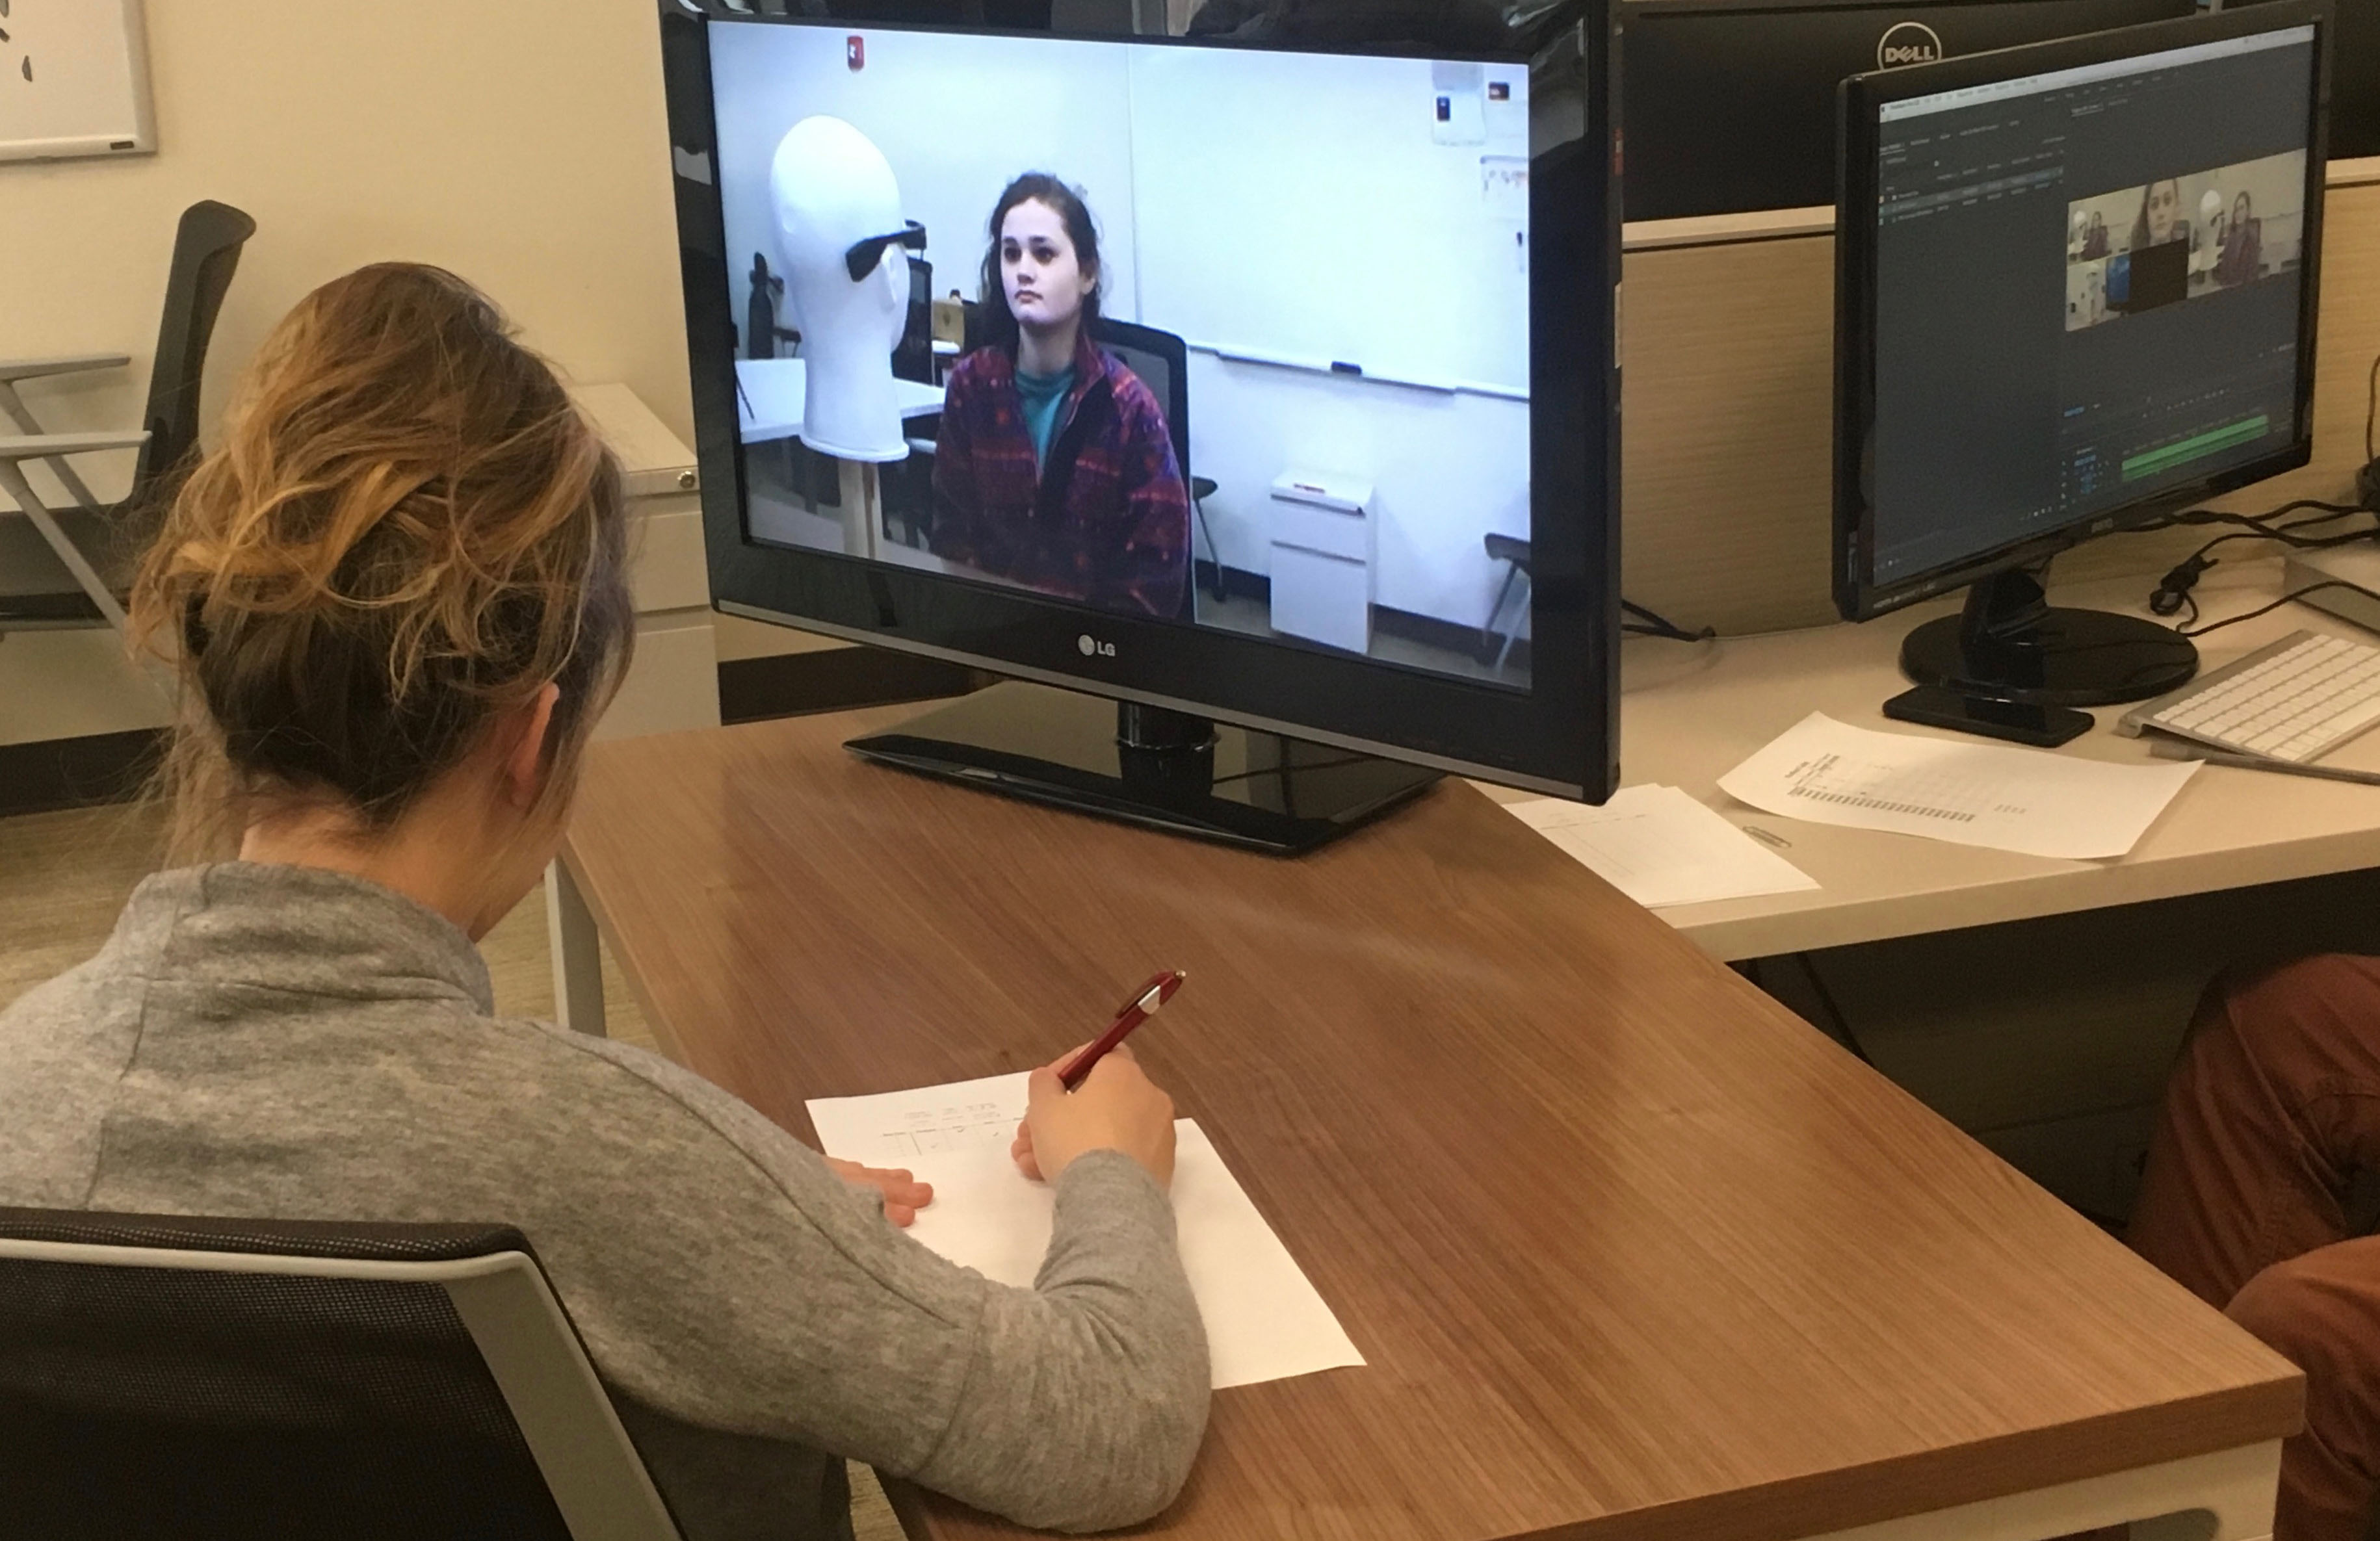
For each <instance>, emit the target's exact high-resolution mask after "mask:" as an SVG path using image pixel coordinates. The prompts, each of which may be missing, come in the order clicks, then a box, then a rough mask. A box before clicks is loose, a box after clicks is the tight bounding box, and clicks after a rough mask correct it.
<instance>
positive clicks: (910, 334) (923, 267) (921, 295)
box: [892, 257, 934, 385]
mask: <svg viewBox="0 0 2380 1541" xmlns="http://www.w3.org/2000/svg"><path fill="white" fill-rule="evenodd" d="M892 375H893V378H894V379H896V380H914V381H917V382H919V383H921V384H926V385H930V384H932V383H933V382H934V264H933V263H931V262H929V261H926V260H925V259H924V258H923V257H912V258H910V259H909V314H908V318H907V320H906V321H905V322H904V323H903V330H902V333H901V346H898V347H896V348H894V349H893V350H892Z"/></svg>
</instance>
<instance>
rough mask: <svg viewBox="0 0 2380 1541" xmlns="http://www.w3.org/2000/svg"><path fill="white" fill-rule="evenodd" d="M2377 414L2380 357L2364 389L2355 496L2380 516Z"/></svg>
mask: <svg viewBox="0 0 2380 1541" xmlns="http://www.w3.org/2000/svg"><path fill="white" fill-rule="evenodd" d="M2375 413H2380V355H2374V358H2373V359H2372V378H2371V380H2370V382H2368V383H2367V384H2366V385H2365V386H2364V389H2363V468H2362V470H2360V471H2358V472H2356V473H2355V495H2356V496H2357V497H2359V498H2361V499H2362V500H2363V506H2364V507H2366V508H2368V509H2370V510H2372V512H2373V513H2374V514H2380V447H2374V443H2373V442H2372V426H2373V419H2374V415H2375Z"/></svg>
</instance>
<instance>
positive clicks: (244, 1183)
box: [0, 264, 1208, 1541]
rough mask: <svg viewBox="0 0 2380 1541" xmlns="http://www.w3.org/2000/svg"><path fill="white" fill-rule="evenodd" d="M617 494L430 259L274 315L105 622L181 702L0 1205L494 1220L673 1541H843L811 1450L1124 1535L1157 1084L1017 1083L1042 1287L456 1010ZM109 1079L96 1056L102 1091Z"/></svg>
mask: <svg viewBox="0 0 2380 1541" xmlns="http://www.w3.org/2000/svg"><path fill="white" fill-rule="evenodd" d="M623 527H624V513H623V505H622V502H621V490H620V484H619V473H618V469H617V467H615V466H614V465H613V461H612V457H611V455H609V454H608V453H607V452H606V451H605V450H604V448H603V446H602V444H601V442H600V441H599V440H598V439H597V438H596V435H595V433H594V431H593V430H592V429H591V428H590V427H589V425H588V423H587V421H586V419H583V418H582V417H580V416H579V414H578V412H577V410H576V409H575V408H574V407H573V406H572V405H571V402H570V399H569V397H568V396H566V395H565V394H564V393H563V390H562V387H561V386H560V385H559V384H558V383H556V382H555V380H554V378H553V374H552V372H551V371H550V370H548V369H547V368H546V366H545V365H544V364H543V363H542V362H541V361H540V360H539V359H538V358H536V357H535V356H534V355H532V354H530V353H528V352H527V351H526V350H524V349H523V348H522V347H520V346H518V345H517V344H516V343H515V342H514V341H513V340H512V338H511V336H510V335H509V334H508V331H507V329H506V327H505V325H504V322H503V320H502V318H501V317H500V316H499V315H498V314H497V312H496V311H495V309H493V308H492V306H490V305H489V303H488V302H487V301H486V300H485V299H483V298H482V297H480V295H479V294H478V293H476V292H475V291H473V290H472V289H471V288H470V287H469V286H468V285H465V284H464V283H463V282H462V281H461V280H460V279H457V278H455V277H453V276H452V275H451V274H447V273H440V272H437V271H436V270H433V269H429V268H421V267H414V266H410V265H396V264H392V265H388V266H383V267H375V268H366V269H364V270H363V271H361V272H359V273H353V274H350V275H349V276H347V277H346V278H342V279H339V280H336V281H334V283H332V284H330V285H325V286H324V287H323V288H322V289H319V290H317V291H315V293H314V294H313V295H311V296H310V297H308V298H306V299H305V300H304V301H302V302H301V303H300V304H299V305H298V307H297V309H296V310H295V311H293V312H292V313H291V314H290V316H289V317H288V318H287V319H286V320H285V321H284V322H282V323H281V325H280V326H279V327H278V328H277V329H276V330H275V332H274V333H273V335H272V337H271V338H269V339H268V340H267V342H266V344H265V346H264V348H263V350H262V352H261V355H260V356H259V358H258V360H257V362H256V363H255V364H254V365H253V366H252V369H251V373H250V375H249V379H248V380H247V381H246V382H245V385H244V389H243V393H242V399H241V401H240V403H239V404H238V406H237V407H236V408H235V409H234V411H233V412H232V414H231V415H230V417H229V419H228V420H227V421H226V423H225V429H224V432H223V443H222V445H221V447H220V448H218V449H217V450H215V452H214V453H213V454H212V455H209V456H208V457H207V458H206V459H205V460H204V461H203V462H202V463H201V464H200V466H199V467H197V469H196V470H195V472H194V473H193V474H192V475H191V477H190V478H189V479H188V483H187V484H186V485H185V486H184V488H183V490H182V491H181V492H180V494H179V496H178V498H177V499H176V502H175V504H174V505H173V507H172V509H171V511H170V513H169V514H168V516H167V518H166V521H165V525H164V531H163V533H162V534H161V535H160V537H159V539H158V541H157V544H156V546H155V547H154V549H153V550H152V552H150V553H149V555H148V558H147V560H146V563H145V564H144V567H143V569H142V572H141V574H140V579H139V582H138V584H137V586H136V588H135V589H134V593H133V601H132V616H133V622H134V627H135V630H136V632H137V633H138V635H140V637H144V638H147V639H149V640H151V641H152V642H154V643H157V644H159V645H160V646H159V647H158V649H157V650H158V651H159V652H160V653H161V654H162V655H163V656H164V658H165V659H166V660H167V661H168V662H169V665H170V667H172V668H173V669H174V670H175V671H176V677H177V679H178V682H179V687H180V688H179V696H180V699H181V704H182V720H181V722H180V726H179V728H178V739H177V744H176V748H175V750H174V753H173V758H172V760H171V774H170V778H169V779H170V781H171V784H172V786H173V790H174V792H175V794H176V804H177V811H178V813H179V814H180V816H181V827H182V831H183V840H184V843H186V844H188V845H191V846H195V847H198V848H200V850H203V851H205V852H207V853H209V854H221V855H231V854H232V853H234V852H236V853H237V859H232V860H220V861H212V862H210V863H207V864H205V865H192V866H187V867H182V868H177V869H175V870H171V871H166V872H163V873H160V874H158V875H157V876H154V877H152V878H150V879H149V880H146V881H145V882H143V883H142V884H141V885H140V888H139V889H138V890H136V891H135V892H134V893H133V895H132V898H131V900H130V902H129V903H128V904H127V905H126V907H125V910H124V914H123V916H122V918H121V919H120V920H119V921H118V922H117V924H116V928H115V934H114V936H113V937H111V938H110V939H109V940H108V942H107V944H106V945H105V947H104V948H103V949H102V950H101V952H100V953H99V954H98V955H97V956H96V957H94V958H93V959H91V961H90V962H89V963H86V964H84V965H81V966H80V967H79V968H76V969H73V970H71V971H70V972H68V973H67V974H65V975H63V976H61V977H58V978H56V979H54V980H52V981H50V982H49V983H48V984H46V985H42V986H39V987H36V988H35V989H33V990H32V991H31V992H30V993H29V994H27V995H25V996H23V997H22V998H20V999H19V1000H18V1001H16V1002H15V1003H14V1004H13V1005H10V1006H9V1007H8V1008H7V1009H6V1010H5V1011H0V1130H6V1138H0V1205H8V1206H25V1207H42V1208H87V1209H95V1210H116V1211H129V1212H136V1213H142V1212H164V1213H172V1214H186V1215H230V1216H255V1217H259V1218H264V1219H349V1220H352V1219H383V1220H409V1221H432V1220H477V1221H491V1220H492V1221H504V1222H507V1223H510V1224H513V1225H516V1226H518V1227H519V1228H520V1229H521V1230H522V1231H523V1232H526V1233H527V1234H528V1237H529V1239H530V1240H531V1241H532V1242H533V1243H534V1244H536V1247H537V1250H538V1256H539V1257H540V1260H541V1261H542V1262H543V1264H544V1266H545V1269H546V1272H547V1274H548V1276H549V1277H550V1278H551V1279H552V1280H553V1285H554V1288H555V1289H556V1291H557V1292H559V1293H560V1295H561V1297H562V1301H563V1304H565V1306H566V1307H567V1308H568V1310H569V1312H570V1315H571V1317H572V1319H573V1321H574V1322H575V1323H576V1324H577V1329H578V1332H579V1335H580V1337H581V1338H582V1339H583V1340H584V1341H585V1342H586V1345H587V1351H588V1353H589V1356H590V1357H591V1358H592V1360H593V1361H594V1365H595V1368H596V1371H597V1373H598V1374H599V1375H600V1376H601V1378H602V1380H603V1382H604V1384H605V1386H606V1387H607V1388H608V1389H609V1390H610V1392H611V1396H612V1400H613V1403H614V1405H615V1406H617V1408H618V1409H619V1412H620V1415H621V1418H622V1421H623V1422H624V1423H625V1425H626V1426H627V1429H628V1432H629V1434H630V1436H631V1437H632V1438H634V1439H635V1440H636V1442H637V1446H638V1448H639V1450H641V1452H642V1453H643V1456H644V1460H645V1463H646V1465H647V1466H648V1468H650V1471H651V1472H652V1474H653V1477H654V1480H655V1482H656V1483H657V1484H658V1485H659V1486H660V1488H661V1491H662V1496H663V1497H664V1498H665V1499H668V1500H669V1502H670V1506H671V1508H672V1510H673V1511H674V1513H675V1515H676V1517H677V1521H678V1523H679V1526H680V1528H681V1530H682V1531H683V1533H684V1534H685V1535H686V1538H687V1541H744V1538H747V1537H757V1536H759V1535H770V1536H783V1537H795V1538H800V1541H849V1537H850V1535H851V1534H852V1532H851V1517H850V1511H849V1502H848V1494H847V1489H846V1486H845V1481H844V1457H846V1456H848V1457H853V1458H856V1459H858V1460H862V1461H866V1462H869V1463H871V1464H873V1465H875V1466H877V1467H879V1468H880V1469H882V1470H886V1471H891V1472H896V1473H899V1474H904V1475H906V1476H910V1477H913V1478H915V1479H916V1480H917V1482H919V1483H921V1484H923V1485H924V1486H928V1487H933V1488H939V1489H941V1490H942V1491H944V1492H947V1493H951V1494H953V1495H954V1496H956V1497H958V1498H960V1499H965V1501H966V1502H968V1503H971V1504H975V1505H977V1506H978V1507H981V1508H985V1509H989V1510H991V1511H995V1512H998V1513H1001V1514H1004V1515H1006V1516H1008V1517H1009V1518H1011V1519H1014V1520H1016V1521H1018V1522H1021V1523H1025V1524H1027V1525H1032V1526H1036V1527H1052V1528H1058V1529H1065V1530H1096V1529H1106V1528H1109V1527H1111V1526H1117V1525H1124V1524H1130V1523H1135V1522H1138V1521H1140V1520H1143V1519H1146V1518H1147V1517H1148V1516H1149V1515H1151V1514H1153V1513H1155V1512H1156V1511H1159V1510H1160V1509H1162V1508H1163V1507H1164V1506H1165V1505H1166V1504H1167V1503H1168V1502H1169V1501H1170V1500H1171V1499H1172V1496H1173V1494H1174V1492H1175V1491H1176V1490H1177V1489H1178V1488H1179V1487H1180V1486H1181V1484H1182V1482H1183V1479H1184V1476H1185V1475H1186V1474H1187V1473H1188V1470H1189V1465H1190V1461H1191V1457H1192V1455H1193V1453H1194V1452H1195V1451H1196V1448H1197V1445H1198V1440H1199V1436H1200V1433H1201V1431H1202V1429H1203V1427H1204V1425H1205V1420H1206V1410H1207V1388H1208V1368H1207V1355H1206V1344H1205V1339H1204V1336H1203V1335H1202V1332H1201V1329H1200V1326H1199V1319H1198V1314H1197V1307H1196V1304H1195V1303H1194V1302H1193V1301H1192V1299H1191V1297H1190V1291H1189V1285H1188V1283H1187V1281H1186V1280H1184V1277H1183V1274H1182V1267H1181V1263H1180V1261H1179V1259H1178V1258H1177V1256H1176V1255H1175V1251H1174V1241H1173V1212H1172V1206H1171V1204H1170V1203H1169V1202H1168V1200H1167V1197H1166V1192H1165V1184H1166V1183H1167V1181H1168V1180H1169V1178H1170V1175H1171V1172H1172V1153H1173V1121H1172V1105H1171V1103H1170V1102H1168V1100H1167V1099H1166V1098H1165V1096H1164V1094H1163V1093H1162V1092H1160V1091H1159V1090H1157V1089H1156V1088H1155V1087H1154V1086H1150V1085H1149V1083H1148V1082H1147V1079H1146V1078H1144V1077H1143V1076H1142V1075H1141V1074H1140V1073H1139V1071H1138V1069H1137V1067H1135V1065H1133V1064H1132V1063H1130V1062H1127V1061H1125V1060H1123V1059H1120V1058H1118V1057H1117V1056H1116V1055H1110V1056H1109V1057H1108V1058H1107V1059H1105V1060H1103V1061H1101V1062H1099V1067H1098V1068H1097V1069H1096V1070H1094V1071H1093V1072H1092V1073H1091V1075H1090V1077H1089V1078H1088V1079H1087V1081H1085V1082H1084V1083H1083V1085H1082V1086H1081V1088H1080V1089H1078V1090H1076V1091H1075V1092H1074V1093H1072V1094H1071V1095H1070V1094H1068V1093H1066V1092H1064V1091H1063V1090H1062V1089H1061V1088H1060V1087H1059V1086H1058V1081H1057V1077H1056V1075H1055V1074H1054V1073H1053V1072H1051V1071H1049V1070H1042V1071H1038V1072H1036V1073H1035V1075H1034V1086H1033V1097H1032V1110H1031V1111H1030V1112H1029V1113H1028V1114H1027V1116H1026V1126H1025V1131H1024V1137H1023V1140H1022V1141H1021V1143H1023V1144H1025V1146H1026V1148H1025V1149H1024V1151H1023V1152H1022V1153H1021V1154H1020V1157H1019V1159H1020V1162H1021V1163H1023V1164H1026V1166H1027V1168H1028V1170H1033V1169H1034V1168H1035V1167H1036V1166H1037V1165H1038V1171H1039V1172H1040V1173H1041V1174H1042V1175H1043V1176H1045V1177H1047V1178H1048V1179H1050V1182H1051V1183H1052V1184H1053V1186H1054V1187H1055V1189H1056V1201H1057V1232H1056V1233H1055V1235H1054V1237H1053V1239H1052V1241H1051V1244H1050V1245H1051V1251H1050V1262H1049V1263H1048V1264H1047V1265H1045V1269H1046V1271H1045V1273H1044V1276H1043V1278H1042V1280H1040V1283H1039V1286H1038V1288H1036V1289H1031V1290H1020V1289H1011V1288H1009V1287H1007V1286H1004V1285H999V1284H994V1283H992V1282H990V1280H986V1279H984V1278H983V1277H982V1276H981V1275H979V1274H976V1273H973V1272H970V1271H969V1270H967V1269H965V1268H959V1267H957V1266H956V1265H954V1264H952V1263H949V1262H946V1261H944V1260H943V1259H941V1257H938V1256H935V1255H934V1254H932V1253H930V1252H929V1251H927V1250H926V1249H925V1248H924V1247H922V1246H919V1245H917V1244H916V1243H914V1242H912V1241H911V1240H910V1239H909V1238H908V1237H906V1236H905V1235H904V1234H902V1233H901V1232H899V1231H898V1230H896V1229H895V1228H894V1226H893V1225H892V1224H891V1223H888V1211H892V1214H891V1215H890V1217H889V1218H890V1219H894V1220H899V1219H902V1218H903V1216H904V1215H905V1214H906V1213H908V1212H911V1211H913V1210H914V1209H915V1207H917V1206H919V1205H922V1204H924V1203H927V1202H929V1200H930V1198H931V1195H930V1194H929V1193H926V1192H924V1191H923V1190H922V1189H921V1188H920V1187H919V1186H918V1185H917V1184H916V1183H911V1182H910V1181H909V1180H908V1174H907V1173H905V1172H878V1171H866V1170H863V1169H859V1168H856V1167H850V1166H838V1165H836V1164H835V1163H832V1162H829V1161H827V1160H825V1159H822V1158H820V1155H819V1153H818V1152H817V1151H815V1150H812V1149H809V1148H808V1147H805V1146H803V1145H801V1144H800V1143H799V1142H797V1141H795V1139H794V1138H793V1137H792V1136H791V1135H787V1134H786V1133H785V1132H784V1131H783V1130H782V1129H779V1128H778V1127H777V1126H776V1125H774V1124H772V1123H771V1122H769V1121H768V1120H767V1119H765V1118H763V1117H762V1116H760V1115H759V1113H757V1112H755V1111H753V1110H751V1109H750V1108H748V1107H746V1106H745V1105H744V1104H742V1103H740V1102H738V1101H736V1100H735V1098H732V1097H729V1096H728V1095H727V1094H726V1093H724V1092H722V1091H721V1090H719V1089H718V1088H717V1087H715V1086H710V1084H709V1083H707V1082H705V1081H703V1080H701V1079H699V1078H698V1077H696V1076H695V1075H693V1074H689V1073H687V1072H686V1071H683V1070H680V1069H679V1068H677V1067H676V1066H675V1065H674V1064H671V1063H670V1062H667V1061H665V1060H662V1058H660V1057H659V1056H658V1055H655V1054H651V1053H649V1052H647V1051H645V1050H639V1049H636V1048H633V1047H630V1046H628V1045H625V1044H620V1043H614V1042H610V1041H607V1040H605V1039H602V1038H597V1037H586V1036H584V1035H582V1034H577V1033H571V1032H565V1031H563V1030H561V1029H559V1028H557V1027H555V1026H553V1025H551V1024H548V1023H543V1022H533V1021H528V1020H524V1019H520V1018H515V1017H505V1016H500V1015H498V1014H496V1013H495V1011H494V1008H493V1001H492V993H491V990H490V986H489V977H488V968H487V965H486V964H485V963H483V962H482V961H481V959H480V953H478V951H477V950H476V948H475V947H474V946H473V942H474V941H475V940H477V939H478V938H480V936H482V935H484V934H485V933H486V932H487V930H488V929H489V928H491V927H492V926H493V925H494V924H495V923H496V922H497V921H498V920H499V919H500V918H502V917H503V916H504V915H505V914H506V913H508V912H509V911H511V910H512V909H513V907H514V906H515V904H517V903H518V902H519V900H520V899H521V898H522V896H523V895H524V894H525V893H527V892H528V891H529V890H530V889H531V888H532V887H534V886H535V885H536V883H537V881H538V880H539V876H540V873H541V872H542V871H543V870H544V868H545V866H546V863H547V862H548V860H549V859H550V858H551V857H552V856H553V852H554V849H555V847H556V845H557V843H559V841H560V838H561V835H562V831H563V826H564V823H565V819H566V817H567V814H568V810H569V807H570V804H571V793H572V789H573V787H574V786H575V785H576V783H577V778H578V772H579V766H580V761H581V758H582V756H583V751H584V750H585V748H586V745H587V740H588V734H589V730H591V729H592V728H593V726H594V724H595V721H596V719H597V718H598V717H599V716H600V715H601V712H602V710H603V708H604V706H605V704H606V703H607V702H608V700H609V699H610V698H611V695H612V692H613V688H614V687H615V686H617V684H618V682H619V680H620V678H621V676H622V674H623V673H625V669H626V665H627V661H628V653H629V647H630V642H631V640H632V638H633V636H634V630H635V626H634V616H633V613H632V607H631V604H630V602H629V599H628V592H627V585H626V573H625V556H624V551H625V529H624V528H623ZM128 1067H129V1068H128Z"/></svg>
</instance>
